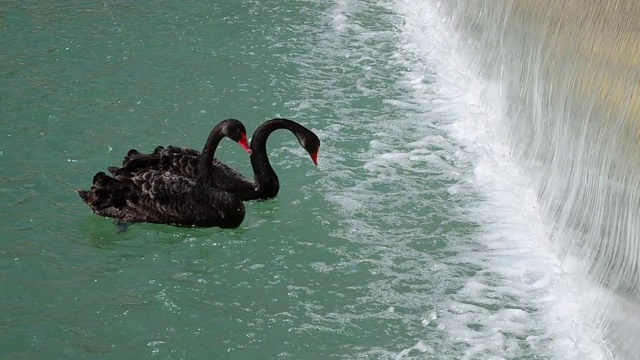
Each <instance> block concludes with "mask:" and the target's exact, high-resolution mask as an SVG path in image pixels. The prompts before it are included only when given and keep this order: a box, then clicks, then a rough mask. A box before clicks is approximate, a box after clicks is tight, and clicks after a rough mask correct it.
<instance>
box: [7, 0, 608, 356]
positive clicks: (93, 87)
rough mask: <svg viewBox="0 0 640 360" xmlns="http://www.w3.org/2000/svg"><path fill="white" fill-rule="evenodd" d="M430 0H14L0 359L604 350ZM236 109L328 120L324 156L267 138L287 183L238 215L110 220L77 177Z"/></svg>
mask: <svg viewBox="0 0 640 360" xmlns="http://www.w3.org/2000/svg"><path fill="white" fill-rule="evenodd" d="M420 6H424V5H423V4H422V2H419V1H416V2H415V3H413V2H411V1H405V2H401V1H398V2H397V3H396V2H393V1H388V2H384V1H383V2H369V1H338V2H321V1H295V2H287V3H286V4H285V3H284V2H278V1H247V2H242V3H239V2H236V1H225V2H218V3H217V4H210V3H207V2H195V1H191V2H181V3H179V4H178V3H176V2H170V1H157V2H154V3H153V4H148V5H139V4H130V3H128V2H120V1H107V2H100V3H93V2H85V1H68V2H64V3H60V4H43V3H42V2H34V1H30V2H9V1H5V2H3V3H2V5H0V19H1V21H2V22H1V28H2V31H1V32H0V37H1V38H0V39H1V40H0V41H1V43H0V44H1V45H0V46H1V47H2V52H1V53H0V59H1V60H2V63H3V66H2V68H1V69H2V70H1V71H2V78H3V81H2V82H0V99H1V100H0V103H1V109H2V117H1V121H2V122H1V124H2V125H1V127H2V131H1V132H0V134H1V135H2V136H3V137H4V141H2V142H0V160H1V162H0V164H1V165H0V166H1V167H0V179H1V182H2V186H1V190H2V202H1V204H0V213H1V214H2V217H0V228H1V229H2V235H1V236H2V243H1V244H2V245H1V248H0V254H1V255H2V256H1V257H0V261H1V265H0V269H1V270H0V271H1V273H0V274H1V275H0V278H1V279H2V288H3V291H2V293H1V295H0V306H1V308H2V312H3V313H2V317H1V319H0V336H1V337H2V339H3V346H2V348H1V349H0V355H2V357H3V358H7V359H32V358H43V359H45V358H46V359H53V358H74V359H75V358H101V359H129V358H130V359H138V358H151V357H155V358H159V359H274V358H284V359H287V358H289V359H328V358H344V359H355V358H357V359H398V358H410V357H416V358H437V359H458V358H468V359H486V358H490V357H491V356H493V358H508V359H530V358H542V359H547V358H549V359H551V358H580V359H586V358H601V357H599V355H598V354H599V353H598V352H597V351H595V350H593V348H587V346H592V343H598V341H597V340H593V337H594V336H595V337H596V338H597V334H596V335H593V334H591V333H588V331H587V330H588V329H587V330H585V331H583V327H582V324H580V322H579V321H575V318H579V317H580V311H579V310H576V311H573V309H578V307H577V305H575V304H574V303H573V302H572V301H573V300H572V298H573V296H572V295H573V294H574V292H572V291H574V290H575V289H576V285H575V284H574V282H572V280H571V279H569V280H567V278H568V277H567V276H565V275H564V273H563V272H562V271H561V270H559V265H558V264H559V263H558V261H557V259H556V258H555V257H554V256H553V255H552V252H551V250H548V249H546V248H545V247H544V246H545V245H544V244H545V241H546V240H545V239H546V238H545V236H546V235H544V234H543V233H544V223H543V221H542V220H540V219H539V218H537V217H536V215H535V211H533V210H531V208H532V207H535V206H534V205H531V206H530V204H533V203H535V195H532V193H531V191H524V190H523V189H526V181H521V180H518V179H520V178H519V177H518V176H519V175H518V171H517V169H515V168H513V167H512V166H511V165H510V164H511V163H509V162H504V161H503V160H502V159H503V157H504V156H503V154H502V153H501V152H499V151H498V152H497V153H496V152H492V153H491V154H492V155H491V157H490V160H491V161H489V162H487V161H486V160H487V152H486V151H488V150H487V149H489V150H491V151H493V149H494V148H495V147H496V146H497V145H495V144H493V143H492V142H491V141H492V140H490V137H489V136H484V135H482V136H480V135H478V134H484V132H483V131H484V130H483V126H484V125H482V124H478V122H476V119H484V118H486V112H487V111H486V109H485V108H478V106H479V105H478V104H476V98H475V97H474V96H475V95H474V94H477V93H479V92H482V91H480V90H478V88H481V87H482V86H483V85H482V84H481V83H478V82H476V80H475V78H473V77H472V76H471V75H465V74H466V73H465V71H466V70H465V69H464V68H463V67H460V68H458V67H456V66H457V62H456V61H455V60H454V59H455V56H453V55H452V54H453V53H447V52H446V51H445V50H443V49H448V47H447V44H446V43H441V42H442V38H443V37H447V36H449V33H447V32H446V30H443V28H441V27H439V25H437V24H438V21H436V20H437V19H435V20H434V18H431V17H430V15H429V11H426V12H425V11H423V10H422V9H419V7H420ZM422 16H424V17H425V19H426V20H425V21H426V22H424V23H422V22H420V21H418V22H417V23H416V22H415V21H413V20H415V19H421V18H422ZM412 19H413V20H412ZM411 21H413V23H414V25H411V24H412V22H411ZM434 24H436V25H434ZM434 49H435V50H434ZM436 50H437V51H436ZM460 74H462V75H460ZM460 76H462V77H460ZM454 78H455V79H454ZM227 117H235V118H238V119H241V120H242V121H243V122H244V123H245V125H246V126H247V128H248V129H249V131H250V132H252V131H253V129H255V128H256V127H257V126H258V125H259V124H260V123H261V122H262V121H264V120H265V119H268V118H272V117H287V118H291V119H294V120H296V121H298V122H300V123H302V124H304V125H305V126H307V127H309V128H311V129H313V130H314V131H315V132H316V133H317V134H318V135H319V136H320V138H321V139H322V147H321V150H320V156H319V166H318V167H317V168H316V167H314V166H313V164H312V163H311V161H310V159H309V158H308V156H307V155H306V153H305V152H304V150H303V149H302V148H301V147H299V146H298V145H297V142H296V141H295V138H293V136H291V135H290V134H288V133H286V132H279V133H276V134H274V135H273V137H272V138H271V139H270V141H269V149H270V150H269V154H270V157H271V160H272V163H273V164H274V167H275V168H276V171H277V172H278V173H279V175H280V182H281V192H280V194H279V196H278V197H277V198H276V199H273V200H269V201H264V202H251V203H247V217H246V219H245V221H244V223H243V224H242V226H241V227H240V228H239V229H237V230H231V231H230V230H220V229H183V228H173V227H168V226H161V225H149V224H142V225H136V226H132V227H131V228H130V229H129V231H127V232H126V233H124V234H116V232H115V227H114V225H113V224H112V223H111V222H110V220H108V219H103V218H99V217H97V216H95V215H93V214H92V213H91V212H90V210H89V209H88V208H87V207H86V206H85V205H84V204H83V203H82V202H81V201H80V199H79V197H78V196H77V195H76V194H75V192H74V190H75V189H77V188H88V186H89V185H90V181H91V178H92V176H93V174H94V173H95V172H97V171H101V170H104V169H105V168H106V167H107V166H109V165H115V164H117V163H119V162H120V161H121V158H122V156H123V155H124V154H125V153H126V151H127V150H129V149H130V148H137V149H139V150H142V151H151V150H152V149H153V148H154V147H155V146H157V145H167V144H175V145H180V146H189V147H194V148H199V147H201V146H202V144H203V143H204V140H205V138H206V134H207V133H208V132H209V130H210V129H211V128H212V127H213V126H214V125H215V123H217V122H218V121H219V120H221V119H224V118H227ZM217 154H218V156H219V159H221V160H223V161H225V162H227V163H229V164H230V165H232V166H234V167H237V168H239V169H241V170H242V171H243V172H245V173H246V174H250V173H251V170H250V167H249V161H248V157H247V155H246V154H245V153H244V152H243V151H242V149H240V148H239V147H238V146H237V145H235V144H233V143H232V142H230V141H223V143H222V144H221V146H220V148H219V150H218V152H217ZM541 229H542V230H541ZM541 244H543V245H541ZM567 284H568V285H567ZM577 288H578V289H579V286H578V287H577ZM574 305H575V306H574ZM558 308H559V309H561V310H554V309H558ZM562 309H565V310H566V309H569V310H566V311H565V310H562ZM567 314H568V315H567ZM568 321H573V322H572V323H571V326H566V325H565V324H566V323H567V322H568ZM576 324H577V325H576ZM592 340H593V341H592ZM585 342H586V343H585ZM585 344H587V345H585ZM595 348H598V347H597V346H596V347H595ZM590 356H592V357H590Z"/></svg>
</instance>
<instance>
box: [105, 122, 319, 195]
mask: <svg viewBox="0 0 640 360" xmlns="http://www.w3.org/2000/svg"><path fill="white" fill-rule="evenodd" d="M278 129H287V130H289V131H291V132H292V133H293V134H294V135H295V136H296V138H297V139H298V142H299V143H300V145H302V147H303V148H304V149H305V150H306V151H307V152H308V153H309V155H310V156H311V159H312V160H313V163H314V164H315V165H317V164H318V150H319V149H320V139H319V138H318V136H317V135H316V134H314V133H313V131H311V130H309V129H307V128H306V127H304V126H302V125H300V124H298V123H297V122H295V121H292V120H289V119H283V118H275V119H271V120H267V121H265V122H264V123H262V125H260V126H259V127H258V128H257V129H256V131H255V132H254V133H253V136H252V137H251V146H250V148H251V167H252V168H253V173H254V179H255V181H251V180H250V179H248V178H246V177H245V176H244V175H242V174H241V173H239V172H238V171H236V170H234V169H233V168H231V167H229V166H228V165H226V164H224V163H221V162H219V161H217V160H214V162H213V167H214V168H215V172H216V176H215V178H214V179H213V180H212V181H213V184H214V186H216V187H218V188H220V189H222V190H226V191H229V192H232V193H234V194H236V195H238V196H239V197H240V199H242V200H243V201H247V200H256V199H261V200H264V199H270V198H273V197H275V196H276V195H278V192H279V190H280V183H279V180H278V175H277V174H276V172H275V171H274V170H273V167H272V166H271V164H270V162H269V157H268V156H267V139H268V137H269V135H271V133H272V132H274V131H275V130H278ZM199 157H200V152H199V151H197V150H193V149H187V148H179V147H174V146H169V147H167V148H163V147H157V148H156V149H155V151H154V152H153V153H152V154H141V153H139V152H137V151H136V150H131V151H130V152H129V154H127V156H126V157H125V158H124V160H123V162H122V164H123V166H122V167H121V168H117V167H110V168H109V171H110V172H111V173H112V174H114V175H120V174H136V173H137V172H139V171H148V169H153V170H162V171H168V172H171V173H173V174H176V175H180V176H184V177H187V178H195V177H196V176H198V174H199V168H200V166H201V165H200V163H199ZM129 176H130V175H129Z"/></svg>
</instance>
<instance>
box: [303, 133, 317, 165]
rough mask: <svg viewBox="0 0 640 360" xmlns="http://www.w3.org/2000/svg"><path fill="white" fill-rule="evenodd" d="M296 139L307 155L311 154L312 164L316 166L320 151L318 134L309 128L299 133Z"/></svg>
mask: <svg viewBox="0 0 640 360" xmlns="http://www.w3.org/2000/svg"><path fill="white" fill-rule="evenodd" d="M298 140H299V141H300V145H302V147H303V148H304V149H305V150H307V152H308V153H309V156H311V160H312V161H313V165H315V166H318V151H320V139H319V138H318V135H316V134H315V133H314V132H313V131H311V130H306V131H303V132H302V133H301V134H300V135H299V137H298Z"/></svg>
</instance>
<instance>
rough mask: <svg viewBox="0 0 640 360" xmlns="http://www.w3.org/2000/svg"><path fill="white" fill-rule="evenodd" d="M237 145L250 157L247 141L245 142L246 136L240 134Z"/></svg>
mask: <svg viewBox="0 0 640 360" xmlns="http://www.w3.org/2000/svg"><path fill="white" fill-rule="evenodd" d="M238 144H240V146H242V148H243V149H244V150H245V151H246V152H247V153H248V154H249V155H251V149H250V148H249V141H247V135H246V134H242V135H240V140H239V141H238Z"/></svg>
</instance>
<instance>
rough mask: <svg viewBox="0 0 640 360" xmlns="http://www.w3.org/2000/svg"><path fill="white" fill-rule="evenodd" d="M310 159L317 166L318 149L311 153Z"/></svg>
mask: <svg viewBox="0 0 640 360" xmlns="http://www.w3.org/2000/svg"><path fill="white" fill-rule="evenodd" d="M311 160H313V165H315V166H318V151H316V152H314V153H313V154H311Z"/></svg>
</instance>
